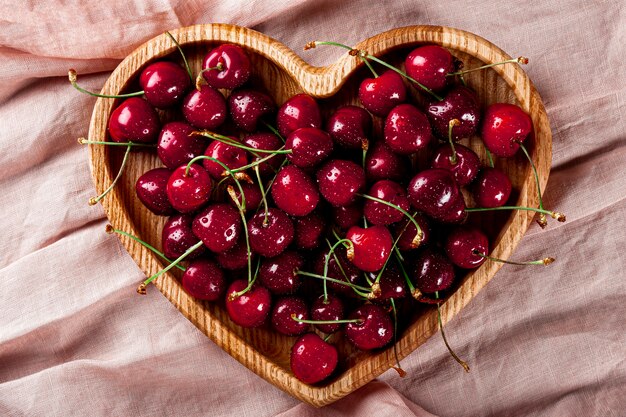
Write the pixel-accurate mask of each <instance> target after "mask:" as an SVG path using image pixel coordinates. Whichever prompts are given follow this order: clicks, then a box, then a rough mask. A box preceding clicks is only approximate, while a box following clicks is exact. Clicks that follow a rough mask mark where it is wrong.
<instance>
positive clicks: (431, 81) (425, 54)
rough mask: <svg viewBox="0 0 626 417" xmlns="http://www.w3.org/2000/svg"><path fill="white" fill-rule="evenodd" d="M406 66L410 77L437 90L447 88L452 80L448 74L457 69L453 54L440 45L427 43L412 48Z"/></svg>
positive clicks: (405, 62)
mask: <svg viewBox="0 0 626 417" xmlns="http://www.w3.org/2000/svg"><path fill="white" fill-rule="evenodd" d="M404 66H405V68H406V73H407V75H408V76H409V77H411V78H413V79H414V80H416V81H418V82H419V83H420V84H422V85H424V86H425V87H427V88H430V89H431V90H433V91H435V92H437V91H441V90H443V89H444V88H446V86H447V85H448V84H449V83H450V82H451V81H452V79H451V78H450V77H447V76H446V75H447V74H449V73H452V72H455V71H456V64H455V60H454V57H453V56H452V54H451V53H450V52H449V51H448V50H447V49H445V48H443V47H441V46H438V45H425V46H420V47H419V48H416V49H414V50H412V51H411V52H410V53H409V55H407V57H406V60H405V61H404Z"/></svg>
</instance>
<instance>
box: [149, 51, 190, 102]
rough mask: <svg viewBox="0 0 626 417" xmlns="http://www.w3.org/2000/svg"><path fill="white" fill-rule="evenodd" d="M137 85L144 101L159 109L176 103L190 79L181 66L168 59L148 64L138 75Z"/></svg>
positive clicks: (186, 88)
mask: <svg viewBox="0 0 626 417" xmlns="http://www.w3.org/2000/svg"><path fill="white" fill-rule="evenodd" d="M139 85H141V88H142V90H143V93H144V95H145V96H146V101H147V102H148V103H150V104H152V105H153V106H154V107H156V108H159V109H165V108H168V107H172V106H173V105H174V104H176V103H178V102H179V101H180V100H181V99H182V98H183V95H185V93H187V90H189V87H191V79H190V78H189V74H187V71H185V69H184V68H183V67H181V66H180V65H178V64H175V63H174V62H170V61H159V62H155V63H153V64H150V65H148V66H147V67H146V69H144V70H143V71H142V73H141V75H140V76H139Z"/></svg>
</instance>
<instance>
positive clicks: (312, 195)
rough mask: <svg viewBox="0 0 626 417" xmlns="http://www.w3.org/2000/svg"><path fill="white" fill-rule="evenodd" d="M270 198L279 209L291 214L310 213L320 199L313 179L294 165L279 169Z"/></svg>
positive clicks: (303, 214) (302, 214)
mask: <svg viewBox="0 0 626 417" xmlns="http://www.w3.org/2000/svg"><path fill="white" fill-rule="evenodd" d="M272 198H273V199H274V202H275V203H276V206H278V208H279V209H281V210H283V211H284V212H285V213H287V214H289V215H291V216H306V215H308V214H310V213H311V212H312V211H313V210H315V207H317V203H318V202H319V200H320V195H319V192H318V190H317V186H316V184H315V183H314V182H313V180H312V179H311V178H310V177H309V176H308V175H307V174H305V173H304V172H303V171H302V170H300V169H299V168H298V167H296V166H295V165H287V166H285V167H283V168H281V169H280V171H279V172H278V174H277V175H276V179H275V180H274V185H272Z"/></svg>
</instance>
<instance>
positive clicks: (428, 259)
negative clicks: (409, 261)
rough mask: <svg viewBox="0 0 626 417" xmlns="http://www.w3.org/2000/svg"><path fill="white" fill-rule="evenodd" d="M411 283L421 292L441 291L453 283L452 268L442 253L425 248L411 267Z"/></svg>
mask: <svg viewBox="0 0 626 417" xmlns="http://www.w3.org/2000/svg"><path fill="white" fill-rule="evenodd" d="M413 281H414V284H415V286H416V287H417V288H418V289H419V290H420V291H421V292H424V293H434V292H436V291H443V290H445V289H448V288H449V287H450V285H452V283H453V282H454V266H453V265H452V262H450V260H449V259H448V258H447V257H446V256H445V255H444V254H443V253H441V252H439V251H437V250H435V249H431V248H426V249H424V250H423V251H422V252H421V253H420V254H419V256H418V257H417V259H416V260H415V263H414V265H413Z"/></svg>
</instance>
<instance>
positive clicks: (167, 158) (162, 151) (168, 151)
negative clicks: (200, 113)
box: [157, 122, 206, 169]
mask: <svg viewBox="0 0 626 417" xmlns="http://www.w3.org/2000/svg"><path fill="white" fill-rule="evenodd" d="M193 131H194V128H193V127H192V126H191V125H189V124H188V123H185V122H169V123H166V124H165V125H163V128H162V129H161V133H160V134H159V141H158V143H157V154H158V155H159V159H160V160H161V162H163V165H165V166H166V167H168V168H169V169H176V168H178V167H179V166H181V165H184V164H187V163H188V162H189V161H191V160H192V159H193V158H195V157H196V156H198V155H202V152H204V150H205V149H206V140H205V139H203V138H202V136H196V135H192V134H191V133H192V132H193Z"/></svg>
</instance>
